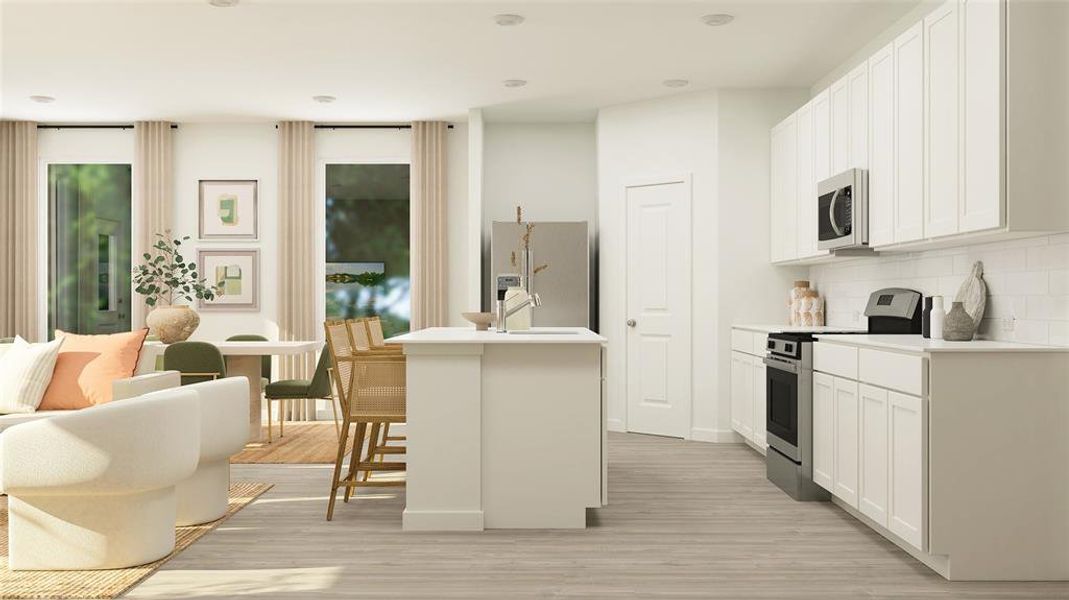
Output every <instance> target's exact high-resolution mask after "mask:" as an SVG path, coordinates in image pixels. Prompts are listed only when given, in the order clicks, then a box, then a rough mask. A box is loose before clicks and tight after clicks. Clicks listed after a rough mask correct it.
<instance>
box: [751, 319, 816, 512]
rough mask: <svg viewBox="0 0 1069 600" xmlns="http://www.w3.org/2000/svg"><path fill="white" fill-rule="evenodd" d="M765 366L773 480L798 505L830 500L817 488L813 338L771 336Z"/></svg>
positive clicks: (769, 463)
mask: <svg viewBox="0 0 1069 600" xmlns="http://www.w3.org/2000/svg"><path fill="white" fill-rule="evenodd" d="M764 362H765V365H766V366H767V367H768V368H767V369H766V375H765V377H766V381H765V383H766V384H767V385H766V391H765V409H766V412H765V414H766V417H765V418H766V421H767V422H766V430H767V439H768V452H767V454H766V455H765V469H766V472H767V475H768V479H769V480H770V481H771V482H772V483H775V484H776V485H777V486H779V487H780V489H782V490H783V491H785V492H787V494H789V495H790V496H791V497H792V498H794V499H795V500H826V499H828V497H829V494H828V492H827V491H826V490H824V489H823V488H821V487H820V486H818V485H817V484H815V483H813V337H812V335H810V334H808V333H773V334H770V335H769V336H768V354H767V355H766V356H765V359H764Z"/></svg>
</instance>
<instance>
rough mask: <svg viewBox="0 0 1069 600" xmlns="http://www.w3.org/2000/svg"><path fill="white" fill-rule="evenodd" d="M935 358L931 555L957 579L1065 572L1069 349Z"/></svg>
mask: <svg viewBox="0 0 1069 600" xmlns="http://www.w3.org/2000/svg"><path fill="white" fill-rule="evenodd" d="M930 360H931V369H930V377H931V379H930V390H929V391H930V393H929V398H930V400H929V424H930V426H929V458H928V460H929V488H928V489H929V510H930V513H929V532H930V536H931V537H930V548H929V550H930V552H931V553H933V554H945V555H949V569H948V571H949V573H948V574H947V577H948V579H951V580H1051V579H1054V580H1061V579H1067V578H1069V508H1067V507H1069V467H1067V466H1066V465H1069V436H1066V435H1065V432H1066V428H1067V427H1069V353H1027V352H1016V353H1010V352H1005V353H1004V352H991V353H964V352H962V353H956V352H939V353H932V355H931V359H930Z"/></svg>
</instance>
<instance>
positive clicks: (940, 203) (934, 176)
mask: <svg viewBox="0 0 1069 600" xmlns="http://www.w3.org/2000/svg"><path fill="white" fill-rule="evenodd" d="M958 31H959V27H958V0H949V1H948V2H946V3H945V4H943V5H942V6H940V7H939V8H937V9H935V11H933V12H932V13H931V14H929V15H928V16H927V17H925V18H924V79H925V107H924V117H925V149H924V156H925V158H926V163H927V168H926V171H925V181H926V184H925V193H924V221H925V222H924V232H925V234H926V235H927V236H928V237H937V236H941V235H950V234H954V233H957V232H958V196H959V192H960V190H961V186H960V183H961V182H960V177H961V170H960V166H961V164H960V162H959V160H958V158H959V153H958V150H959V147H960V144H961V138H960V137H959V135H958V133H959V131H958V126H959V117H960V114H961V112H960V108H961V97H960V96H959V88H960V86H959V75H960V71H959V61H958V56H959V54H960V52H959V46H958V44H959V41H960V40H959V36H958Z"/></svg>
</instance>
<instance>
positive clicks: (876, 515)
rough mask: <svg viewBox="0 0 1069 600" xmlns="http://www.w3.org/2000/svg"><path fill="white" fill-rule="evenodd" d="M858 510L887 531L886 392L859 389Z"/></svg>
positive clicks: (864, 388) (882, 390)
mask: <svg viewBox="0 0 1069 600" xmlns="http://www.w3.org/2000/svg"><path fill="white" fill-rule="evenodd" d="M858 396H859V397H860V401H861V428H860V450H861V454H860V458H859V480H858V509H859V510H860V511H861V512H862V514H864V515H866V516H868V517H869V518H870V519H872V520H873V521H876V522H877V523H879V524H880V525H882V526H883V527H887V390H884V389H880V388H877V387H873V386H871V385H864V384H862V385H860V386H859V387H858Z"/></svg>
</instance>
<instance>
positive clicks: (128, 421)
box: [0, 388, 247, 570]
mask: <svg viewBox="0 0 1069 600" xmlns="http://www.w3.org/2000/svg"><path fill="white" fill-rule="evenodd" d="M245 397H247V394H246V396H245ZM197 400H198V393H197V392H196V391H195V390H190V389H184V388H176V389H170V390H165V391H160V392H155V393H153V394H151V395H149V396H145V397H140V398H133V399H129V400H123V401H121V402H112V403H109V404H105V405H102V406H96V407H93V408H90V409H85V410H79V411H72V412H70V413H69V414H62V415H55V416H52V417H50V418H47V419H42V420H38V421H35V422H31V423H23V424H21V425H19V426H17V427H11V428H10V429H8V430H7V431H5V432H4V433H3V435H2V436H0V492H3V493H6V494H8V515H9V524H8V528H9V529H8V552H9V565H10V568H12V569H15V570H43V569H48V570H51V569H111V568H121V567H130V566H134V565H140V564H144V563H148V562H152V561H154V560H157V559H159V558H162V557H164V556H166V555H167V554H169V553H170V552H171V551H172V550H173V549H174V544H175V534H174V525H175V514H176V494H175V485H176V484H177V483H179V482H181V481H184V480H186V479H187V478H189V477H190V476H191V475H193V473H194V472H195V470H196V468H197V464H198V462H199V460H200V454H201V441H200V431H201V415H200V408H199V407H200V403H199V402H198V401H197Z"/></svg>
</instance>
